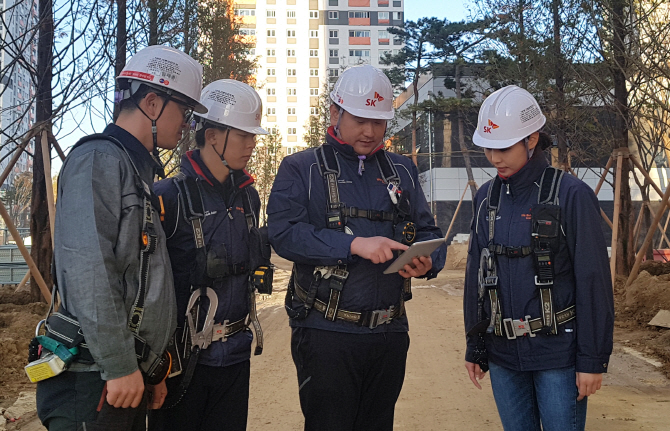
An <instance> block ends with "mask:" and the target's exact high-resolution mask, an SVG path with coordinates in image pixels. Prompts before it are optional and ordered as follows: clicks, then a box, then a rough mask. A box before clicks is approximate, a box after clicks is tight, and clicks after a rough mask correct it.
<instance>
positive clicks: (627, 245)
mask: <svg viewBox="0 0 670 431" xmlns="http://www.w3.org/2000/svg"><path fill="white" fill-rule="evenodd" d="M626 7H627V6H626V2H625V0H613V1H612V27H613V28H612V30H613V33H612V34H613V40H612V51H613V57H614V63H613V64H611V66H610V67H611V71H612V78H613V82H614V99H615V100H614V110H615V115H616V120H615V136H614V138H615V139H614V145H615V147H616V148H621V149H622V150H628V127H629V117H630V111H629V108H628V88H627V87H626V69H627V61H626V45H625V41H626V39H627V38H628V33H629V29H628V27H627V24H626V16H625V10H626ZM615 172H616V171H615ZM621 175H622V179H621V190H619V195H620V199H621V212H620V213H619V214H618V215H617V214H615V215H614V216H615V217H617V216H618V217H619V232H618V238H619V241H618V243H617V262H616V268H617V271H616V273H617V274H620V275H625V274H628V273H630V270H631V268H632V266H633V262H634V259H635V250H634V247H633V244H634V241H633V224H634V220H633V219H632V217H633V203H632V200H631V196H630V185H629V184H628V179H629V178H630V163H628V160H626V159H624V163H623V166H622V170H621Z"/></svg>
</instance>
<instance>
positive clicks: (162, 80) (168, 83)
mask: <svg viewBox="0 0 670 431" xmlns="http://www.w3.org/2000/svg"><path fill="white" fill-rule="evenodd" d="M158 82H160V83H161V84H163V85H170V81H168V80H167V79H163V78H161V79H160V81H158Z"/></svg>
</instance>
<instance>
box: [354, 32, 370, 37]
mask: <svg viewBox="0 0 670 431" xmlns="http://www.w3.org/2000/svg"><path fill="white" fill-rule="evenodd" d="M349 37H370V30H349Z"/></svg>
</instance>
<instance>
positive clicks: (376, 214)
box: [368, 210, 384, 221]
mask: <svg viewBox="0 0 670 431" xmlns="http://www.w3.org/2000/svg"><path fill="white" fill-rule="evenodd" d="M368 219H369V220H372V221H383V220H384V213H383V212H382V211H377V210H368Z"/></svg>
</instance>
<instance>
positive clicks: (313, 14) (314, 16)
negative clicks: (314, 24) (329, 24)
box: [309, 10, 319, 19]
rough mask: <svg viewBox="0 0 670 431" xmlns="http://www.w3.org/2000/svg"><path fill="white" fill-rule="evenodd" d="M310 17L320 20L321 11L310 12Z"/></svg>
mask: <svg viewBox="0 0 670 431" xmlns="http://www.w3.org/2000/svg"><path fill="white" fill-rule="evenodd" d="M309 17H310V18H312V19H317V18H319V11H318V10H310V11H309Z"/></svg>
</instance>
